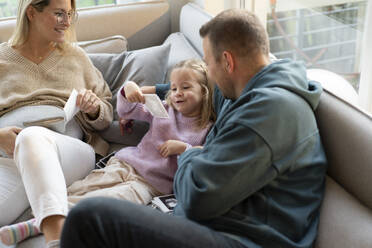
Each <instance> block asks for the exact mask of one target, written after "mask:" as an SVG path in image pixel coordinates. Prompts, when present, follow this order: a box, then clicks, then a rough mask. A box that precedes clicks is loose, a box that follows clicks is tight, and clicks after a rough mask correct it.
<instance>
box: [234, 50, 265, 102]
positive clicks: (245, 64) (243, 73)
mask: <svg viewBox="0 0 372 248" xmlns="http://www.w3.org/2000/svg"><path fill="white" fill-rule="evenodd" d="M270 63H271V62H270V59H269V58H268V57H267V56H264V55H261V56H255V58H254V59H253V58H252V59H240V62H239V64H240V66H239V68H237V73H236V79H235V81H236V84H235V85H236V88H235V96H236V98H238V97H239V96H240V95H241V94H242V93H243V91H244V89H245V87H246V86H247V84H248V83H249V81H250V80H251V79H252V78H253V77H254V76H255V75H256V74H257V73H258V72H260V71H261V70H262V69H263V68H264V67H266V66H267V65H269V64H270Z"/></svg>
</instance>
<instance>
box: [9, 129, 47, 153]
mask: <svg viewBox="0 0 372 248" xmlns="http://www.w3.org/2000/svg"><path fill="white" fill-rule="evenodd" d="M48 131H49V130H48V129H47V128H44V127H38V126H34V127H28V128H25V129H23V130H22V131H21V132H20V133H19V134H18V135H17V138H16V142H15V147H16V150H17V147H19V146H27V147H34V145H35V144H40V142H42V141H43V139H47V138H48V140H49V137H48Z"/></svg>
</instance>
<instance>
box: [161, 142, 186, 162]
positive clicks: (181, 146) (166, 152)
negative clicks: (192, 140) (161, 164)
mask: <svg viewBox="0 0 372 248" xmlns="http://www.w3.org/2000/svg"><path fill="white" fill-rule="evenodd" d="M186 148H187V144H186V143H184V142H182V141H179V140H167V141H166V142H164V143H163V144H162V145H160V146H159V147H158V149H159V152H160V155H161V156H162V157H164V158H166V157H168V156H171V155H180V154H181V153H183V152H184V151H185V150H186Z"/></svg>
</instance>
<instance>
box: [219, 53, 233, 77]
mask: <svg viewBox="0 0 372 248" xmlns="http://www.w3.org/2000/svg"><path fill="white" fill-rule="evenodd" d="M222 58H223V65H224V66H225V69H226V71H227V72H228V73H232V72H233V71H234V70H235V60H234V56H233V54H232V53H231V52H229V51H223V54H222Z"/></svg>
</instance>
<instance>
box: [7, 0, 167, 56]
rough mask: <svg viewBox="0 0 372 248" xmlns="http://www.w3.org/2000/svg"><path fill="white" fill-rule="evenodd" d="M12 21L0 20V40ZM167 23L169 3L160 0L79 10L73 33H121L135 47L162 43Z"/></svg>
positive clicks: (91, 36) (93, 36)
mask: <svg viewBox="0 0 372 248" xmlns="http://www.w3.org/2000/svg"><path fill="white" fill-rule="evenodd" d="M133 20H135V21H133ZM15 24H16V20H15V18H8V19H3V20H0V43H1V42H5V41H7V40H8V39H9V38H10V36H11V34H12V32H13V30H14V28H15ZM170 25H171V23H170V8H169V3H168V2H167V1H164V0H162V1H160V0H159V1H151V2H136V3H130V4H118V5H115V6H101V7H100V6H98V7H94V8H86V9H81V10H79V18H78V22H77V27H76V33H77V39H78V41H89V40H97V39H103V38H107V37H110V36H113V35H121V36H124V37H125V38H126V39H127V40H128V49H129V50H134V49H140V48H145V47H150V46H154V45H159V44H161V43H162V42H163V41H164V39H165V38H166V37H167V36H168V35H169V33H170Z"/></svg>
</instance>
